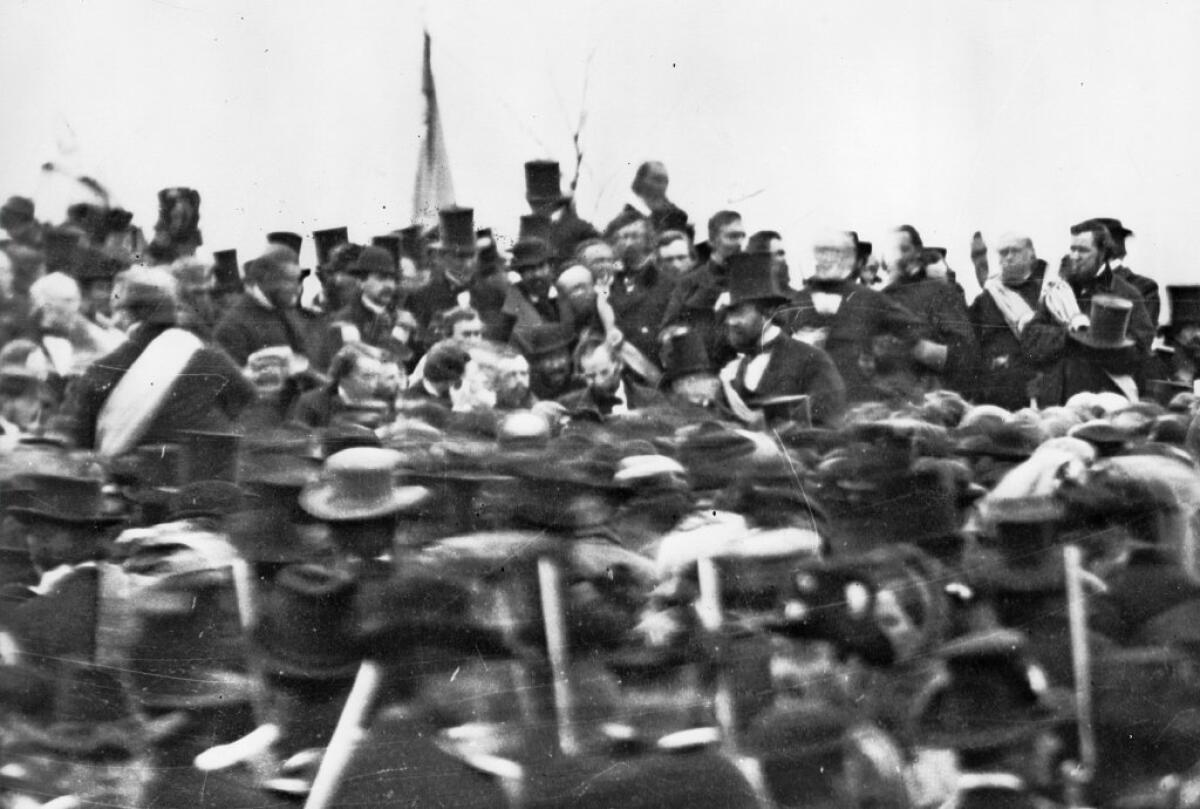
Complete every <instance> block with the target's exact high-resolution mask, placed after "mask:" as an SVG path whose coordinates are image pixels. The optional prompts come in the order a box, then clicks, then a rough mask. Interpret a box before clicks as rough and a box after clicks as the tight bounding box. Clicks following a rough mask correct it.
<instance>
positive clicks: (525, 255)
mask: <svg viewBox="0 0 1200 809" xmlns="http://www.w3.org/2000/svg"><path fill="white" fill-rule="evenodd" d="M548 261H550V250H549V248H548V247H547V246H546V243H545V242H544V241H542V240H541V239H530V240H527V241H521V242H517V243H516V244H514V245H513V249H512V261H511V262H510V265H511V266H512V268H513V269H514V270H516V271H517V272H520V271H521V270H528V269H531V268H533V267H540V266H542V265H543V264H545V263H546V262H548Z"/></svg>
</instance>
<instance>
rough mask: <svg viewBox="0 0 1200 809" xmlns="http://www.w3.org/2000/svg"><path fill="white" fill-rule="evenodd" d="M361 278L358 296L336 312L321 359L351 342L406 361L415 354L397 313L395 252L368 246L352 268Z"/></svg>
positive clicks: (397, 269)
mask: <svg viewBox="0 0 1200 809" xmlns="http://www.w3.org/2000/svg"><path fill="white" fill-rule="evenodd" d="M350 272H351V273H353V274H354V275H355V276H356V277H357V278H358V279H359V285H360V290H361V291H360V292H359V295H358V297H357V298H355V299H354V300H353V301H351V302H350V303H348V304H347V305H346V306H344V307H342V309H340V310H339V311H337V312H335V313H334V314H333V316H332V318H331V323H330V324H329V327H328V331H327V334H326V339H325V342H324V345H323V346H322V350H321V352H320V356H321V359H323V358H324V357H326V356H328V357H330V358H331V359H332V357H333V355H334V354H336V353H337V351H338V350H339V349H340V348H341V347H342V346H344V345H346V344H348V343H366V344H367V345H370V346H374V347H376V348H378V349H380V350H382V351H385V352H387V353H388V355H390V358H391V359H393V360H395V361H406V360H407V359H408V357H409V356H410V355H411V353H412V349H411V348H410V347H409V342H410V340H411V339H412V338H413V337H414V336H415V335H412V334H409V330H408V328H407V327H406V326H405V325H404V324H403V323H402V322H400V321H399V320H398V319H397V317H396V314H395V311H394V305H395V303H396V297H397V294H398V289H399V286H398V285H399V281H400V270H399V267H398V266H397V264H396V263H395V261H394V260H393V257H392V255H391V254H390V253H389V252H388V251H387V250H385V249H384V248H382V247H365V248H363V249H362V251H361V252H360V253H359V256H358V260H357V261H355V262H354V264H353V265H352V266H351V268H350Z"/></svg>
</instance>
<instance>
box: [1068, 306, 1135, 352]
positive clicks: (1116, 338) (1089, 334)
mask: <svg viewBox="0 0 1200 809" xmlns="http://www.w3.org/2000/svg"><path fill="white" fill-rule="evenodd" d="M1132 314H1133V302H1132V301H1129V300H1126V299H1125V298H1118V297H1117V296H1115V295H1097V296H1096V297H1094V298H1092V310H1091V313H1090V315H1089V317H1090V319H1091V325H1090V326H1088V328H1087V329H1084V330H1081V331H1072V332H1070V335H1071V337H1072V338H1074V339H1075V340H1078V341H1079V342H1081V343H1083V344H1084V345H1086V346H1088V347H1090V348H1096V349H1100V350H1112V349H1119V348H1129V347H1130V346H1131V345H1133V344H1134V341H1133V339H1132V338H1130V337H1129V336H1128V334H1127V331H1128V330H1129V317H1130V315H1132Z"/></svg>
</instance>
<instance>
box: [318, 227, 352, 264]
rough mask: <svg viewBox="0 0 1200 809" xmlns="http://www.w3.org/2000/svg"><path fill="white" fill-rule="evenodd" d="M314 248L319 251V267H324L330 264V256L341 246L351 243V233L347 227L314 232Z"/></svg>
mask: <svg viewBox="0 0 1200 809" xmlns="http://www.w3.org/2000/svg"><path fill="white" fill-rule="evenodd" d="M312 237H313V246H314V247H315V248H316V251H317V266H318V267H323V266H324V265H325V264H326V263H328V262H329V254H330V253H332V252H333V248H335V247H337V246H338V245H339V244H346V243H347V242H349V241H350V231H349V229H347V228H345V227H336V228H326V229H325V230H314V231H313V235H312Z"/></svg>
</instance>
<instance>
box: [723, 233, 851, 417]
mask: <svg viewBox="0 0 1200 809" xmlns="http://www.w3.org/2000/svg"><path fill="white" fill-rule="evenodd" d="M728 271H729V312H728V314H727V315H726V323H725V330H726V334H727V338H728V342H729V345H730V346H732V347H733V348H734V349H735V350H736V351H737V352H738V353H739V354H740V355H741V357H740V358H739V359H735V360H732V361H731V362H729V363H728V364H727V365H726V366H725V367H724V368H723V369H722V370H721V373H720V377H721V383H722V400H723V404H724V405H725V406H727V407H728V408H729V409H730V410H731V411H732V412H733V413H734V415H736V416H737V417H738V419H739V420H741V421H744V422H747V423H757V421H759V420H760V419H759V418H756V416H761V412H759V411H761V409H762V406H761V404H758V403H759V402H762V401H763V400H766V399H770V398H774V397H778V396H793V395H802V396H807V397H809V406H810V411H811V419H812V423H813V424H814V425H818V426H826V425H831V424H836V423H837V422H838V420H839V419H840V418H841V415H842V411H843V410H844V409H845V406H846V386H845V383H844V382H843V381H842V377H841V374H839V373H838V371H837V367H836V366H835V365H834V363H833V360H832V359H830V357H829V355H828V354H826V353H825V352H824V351H823V350H821V349H820V348H817V347H815V346H810V345H808V344H806V343H802V342H800V341H799V340H793V339H792V338H791V337H790V336H788V335H787V334H786V333H784V330H783V328H782V327H780V326H779V325H778V324H777V323H776V322H775V320H774V317H775V313H776V312H777V311H778V310H779V309H780V307H783V306H786V305H787V304H788V298H787V295H786V294H785V293H784V292H783V290H781V289H779V286H778V285H777V284H776V283H775V276H774V275H773V274H772V272H771V260H770V256H768V255H765V254H762V253H757V254H752V253H743V254H737V255H734V256H732V257H730V259H729V268H728Z"/></svg>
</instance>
